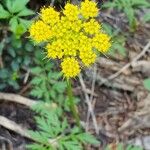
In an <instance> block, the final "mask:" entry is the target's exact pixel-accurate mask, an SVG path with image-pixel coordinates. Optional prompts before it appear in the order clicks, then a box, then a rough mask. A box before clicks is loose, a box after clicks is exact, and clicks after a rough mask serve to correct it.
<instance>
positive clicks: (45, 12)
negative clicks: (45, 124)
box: [41, 7, 60, 25]
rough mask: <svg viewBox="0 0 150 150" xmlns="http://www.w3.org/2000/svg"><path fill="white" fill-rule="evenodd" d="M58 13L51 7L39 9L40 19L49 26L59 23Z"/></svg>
mask: <svg viewBox="0 0 150 150" xmlns="http://www.w3.org/2000/svg"><path fill="white" fill-rule="evenodd" d="M59 17H60V16H59V13H58V12H57V11H55V10H54V8H52V7H47V8H46V7H43V8H42V9H41V19H42V20H43V21H44V22H45V23H47V24H50V25H54V24H55V23H57V22H58V21H59Z"/></svg>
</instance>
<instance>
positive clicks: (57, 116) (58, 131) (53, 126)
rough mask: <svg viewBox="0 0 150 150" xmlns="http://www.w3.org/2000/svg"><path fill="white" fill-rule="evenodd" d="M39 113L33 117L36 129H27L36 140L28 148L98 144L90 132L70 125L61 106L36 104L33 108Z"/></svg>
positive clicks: (75, 148) (59, 149) (68, 149)
mask: <svg viewBox="0 0 150 150" xmlns="http://www.w3.org/2000/svg"><path fill="white" fill-rule="evenodd" d="M33 109H34V110H35V111H37V112H38V113H40V115H39V116H37V117H35V120H36V124H37V127H38V130H36V131H29V134H30V135H31V137H32V138H33V139H34V141H36V142H35V143H33V144H30V145H28V146H27V149H29V150H83V146H84V144H94V145H99V144H100V143H99V141H97V140H96V139H95V138H94V137H93V136H92V135H91V134H89V133H86V132H84V131H83V130H82V129H80V128H79V127H77V126H74V127H71V126H70V125H69V123H68V121H67V119H66V118H65V117H63V113H62V110H60V109H61V107H60V106H59V107H58V106H56V105H54V104H50V103H49V104H48V103H47V104H46V105H45V104H44V103H43V105H42V104H41V103H40V105H36V106H34V108H33Z"/></svg>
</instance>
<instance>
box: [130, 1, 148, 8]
mask: <svg viewBox="0 0 150 150" xmlns="http://www.w3.org/2000/svg"><path fill="white" fill-rule="evenodd" d="M131 5H132V6H135V7H138V6H139V7H141V6H144V7H150V3H149V2H148V1H147V0H131Z"/></svg>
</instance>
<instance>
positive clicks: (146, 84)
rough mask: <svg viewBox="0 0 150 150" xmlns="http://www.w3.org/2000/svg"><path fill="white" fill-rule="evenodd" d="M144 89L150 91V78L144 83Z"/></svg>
mask: <svg viewBox="0 0 150 150" xmlns="http://www.w3.org/2000/svg"><path fill="white" fill-rule="evenodd" d="M143 84H144V87H145V89H147V90H148V91H150V78H147V79H145V80H144V81H143Z"/></svg>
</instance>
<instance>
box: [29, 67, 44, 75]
mask: <svg viewBox="0 0 150 150" xmlns="http://www.w3.org/2000/svg"><path fill="white" fill-rule="evenodd" d="M41 72H42V68H40V67H34V68H32V69H31V73H33V74H37V75H39V74H40V73H41Z"/></svg>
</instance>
